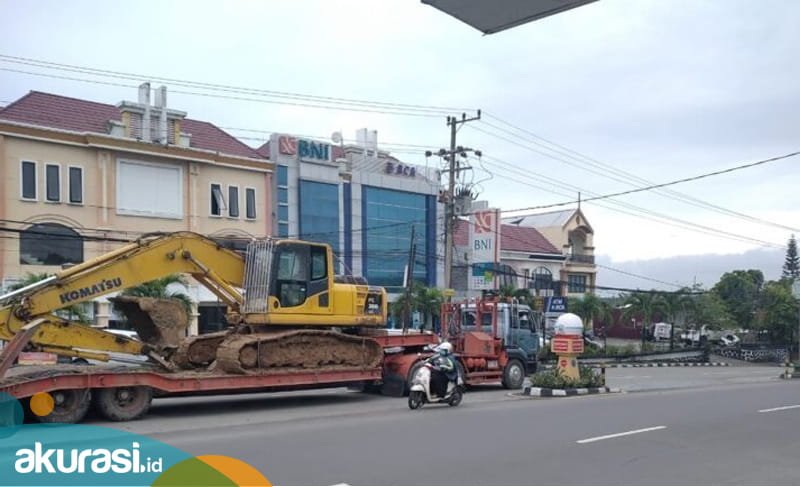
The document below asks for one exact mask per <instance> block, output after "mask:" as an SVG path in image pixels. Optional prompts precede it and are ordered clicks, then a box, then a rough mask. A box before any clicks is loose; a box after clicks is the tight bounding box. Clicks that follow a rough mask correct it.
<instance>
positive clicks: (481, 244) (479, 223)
mask: <svg viewBox="0 0 800 487" xmlns="http://www.w3.org/2000/svg"><path fill="white" fill-rule="evenodd" d="M469 246H470V253H471V254H472V255H471V259H470V262H471V263H472V266H471V268H472V272H470V278H469V288H470V289H474V290H482V289H494V288H495V277H496V276H495V269H497V263H498V259H499V256H500V210H498V209H496V208H493V209H489V210H479V211H476V212H473V213H472V215H470V221H469Z"/></svg>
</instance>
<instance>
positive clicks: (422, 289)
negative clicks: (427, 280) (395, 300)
mask: <svg viewBox="0 0 800 487" xmlns="http://www.w3.org/2000/svg"><path fill="white" fill-rule="evenodd" d="M443 302H444V295H443V294H442V291H440V290H439V289H437V288H435V287H426V286H423V285H421V284H419V285H416V286H415V289H414V296H413V298H412V305H413V307H414V308H415V309H416V310H417V311H419V312H420V313H422V323H423V327H425V326H426V325H427V323H428V317H431V321H432V322H433V320H434V319H435V317H437V316H439V312H440V311H441V309H442V303H443ZM431 325H433V323H431Z"/></svg>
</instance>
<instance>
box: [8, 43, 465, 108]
mask: <svg viewBox="0 0 800 487" xmlns="http://www.w3.org/2000/svg"><path fill="white" fill-rule="evenodd" d="M0 62H6V63H13V64H21V65H27V66H33V67H38V68H42V69H46V70H54V71H62V72H70V73H79V74H84V75H89V76H95V77H100V78H111V79H121V80H129V81H131V80H133V81H140V80H142V79H148V80H153V81H159V82H165V83H171V84H172V85H175V86H183V87H189V88H196V89H201V90H207V91H213V92H216V93H218V94H217V95H211V94H209V93H199V92H193V91H182V90H171V91H172V92H173V93H180V94H187V95H195V96H214V97H218V98H226V99H235V100H242V101H255V102H261V103H273V104H281V105H289V106H303V107H307V108H322V109H331V110H346V111H357V112H371V113H386V114H392V115H406V116H427V117H438V116H442V115H444V114H445V113H447V112H450V111H471V110H472V109H465V108H451V107H435V106H426V105H413V104H403V103H391V102H376V101H367V100H356V99H347V98H340V97H327V96H316V95H304V94H299V93H289V92H279V91H274V90H263V89H256V88H243V87H236V86H231V85H222V84H212V83H202V82H196V81H188V80H181V79H175V78H166V77H160V76H145V75H139V74H132V73H124V72H120V71H110V70H102V69H96V68H89V67H82V66H75V65H68V64H61V63H51V62H48V61H39V60H35V59H30V58H20V57H15V56H7V55H1V54H0ZM0 69H2V70H4V71H9V72H16V73H22V74H29V75H34V76H43V77H54V78H57V79H66V80H71V81H81V82H89V83H96V84H108V85H111V86H123V87H127V88H137V87H138V85H126V84H122V83H114V82H110V81H98V80H90V79H86V78H76V77H73V76H58V75H54V74H48V73H42V72H33V71H26V70H20V69H11V68H0ZM220 92H224V93H235V94H240V95H241V94H244V95H250V96H259V97H262V99H254V98H245V97H241V96H230V95H221V94H219V93H220ZM263 98H270V99H274V98H277V99H280V100H291V101H276V100H266V99H263ZM299 102H304V103H299Z"/></svg>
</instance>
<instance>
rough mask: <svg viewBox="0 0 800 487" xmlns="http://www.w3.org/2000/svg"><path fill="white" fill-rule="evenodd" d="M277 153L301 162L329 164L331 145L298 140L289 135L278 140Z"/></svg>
mask: <svg viewBox="0 0 800 487" xmlns="http://www.w3.org/2000/svg"><path fill="white" fill-rule="evenodd" d="M278 151H279V152H280V153H281V154H284V155H287V156H297V158H298V159H300V160H302V161H309V162H330V161H331V145H330V144H326V143H324V142H315V141H313V140H306V139H298V138H296V137H292V136H289V135H281V136H280V137H279V138H278Z"/></svg>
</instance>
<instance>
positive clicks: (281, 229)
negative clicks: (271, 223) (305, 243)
mask: <svg viewBox="0 0 800 487" xmlns="http://www.w3.org/2000/svg"><path fill="white" fill-rule="evenodd" d="M278 236H279V237H288V236H289V224H288V223H278Z"/></svg>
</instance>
